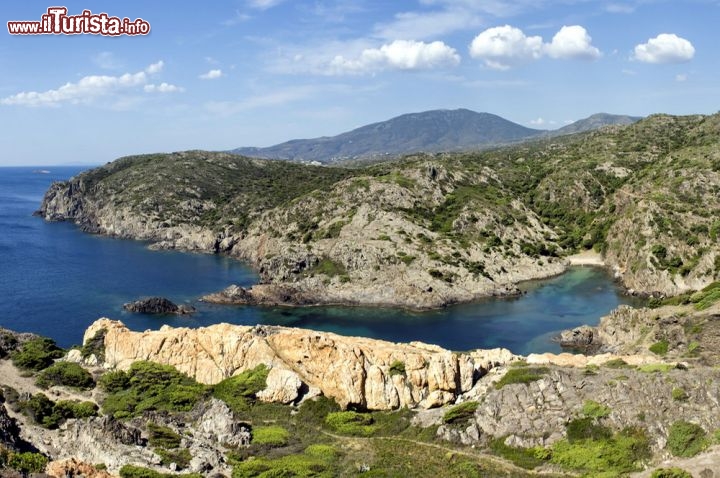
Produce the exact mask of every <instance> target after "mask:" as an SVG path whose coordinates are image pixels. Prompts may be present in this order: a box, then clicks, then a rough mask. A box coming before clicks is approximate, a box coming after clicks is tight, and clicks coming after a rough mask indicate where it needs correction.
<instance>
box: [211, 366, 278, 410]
mask: <svg viewBox="0 0 720 478" xmlns="http://www.w3.org/2000/svg"><path fill="white" fill-rule="evenodd" d="M268 373H269V370H268V368H267V367H266V366H265V365H263V364H260V365H258V366H257V367H255V368H254V369H252V370H246V371H244V372H243V373H241V374H239V375H236V376H234V377H230V378H226V379H225V380H223V381H222V382H220V383H218V384H216V385H215V386H214V387H213V389H212V395H213V396H214V397H215V398H217V399H219V400H222V401H223V402H225V403H227V405H228V407H230V409H231V410H233V411H234V412H238V413H239V412H244V411H247V410H248V409H249V406H250V404H251V403H252V402H253V401H254V400H255V394H256V393H258V392H259V391H261V390H263V389H265V387H266V386H267V376H268Z"/></svg>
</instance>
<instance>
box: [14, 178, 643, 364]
mask: <svg viewBox="0 0 720 478" xmlns="http://www.w3.org/2000/svg"><path fill="white" fill-rule="evenodd" d="M44 169H45V170H47V171H49V172H47V173H46V172H40V171H39V168H0V298H2V302H1V303H2V307H1V311H0V326H2V327H6V328H9V329H13V330H17V331H30V332H36V333H39V334H42V335H46V336H49V337H52V338H53V339H55V340H56V341H57V342H58V344H60V345H61V346H65V347H68V346H70V345H73V344H79V343H80V342H81V341H82V336H83V332H84V330H85V328H86V327H87V326H88V325H89V324H90V323H92V322H93V321H94V320H96V319H97V318H99V317H110V318H113V319H119V320H122V321H123V322H125V324H127V325H128V326H129V327H130V328H131V329H134V330H146V329H157V328H160V327H161V326H162V325H163V324H170V325H172V326H187V327H199V326H204V325H209V324H214V323H218V322H229V323H233V324H243V325H252V324H278V325H285V326H291V327H304V328H309V329H316V330H325V331H331V332H336V333H339V334H344V335H357V336H365V337H375V338H381V339H385V340H390V341H394V342H409V341H412V340H420V341H423V342H428V343H433V344H438V345H440V346H442V347H446V348H449V349H452V350H470V349H475V348H490V347H507V348H509V349H510V350H512V351H513V352H515V353H522V354H526V353H531V352H547V351H559V347H558V346H557V345H556V344H555V343H553V342H552V341H551V338H552V337H553V336H555V335H556V334H557V332H558V331H560V330H562V329H566V328H571V327H575V326H577V325H580V324H585V323H587V324H591V325H592V324H596V323H597V322H598V320H599V318H600V317H602V316H603V315H605V314H607V313H608V312H609V311H610V310H612V309H613V308H615V307H616V306H617V305H618V304H622V303H631V302H632V300H633V299H632V298H630V297H626V296H623V295H622V294H621V293H620V291H619V289H618V288H617V287H616V285H615V284H614V283H613V281H612V279H611V278H610V277H609V276H608V275H607V274H606V273H605V272H604V271H602V270H599V269H596V268H589V267H586V268H573V269H571V270H570V271H569V272H568V273H566V274H563V275H561V276H559V277H555V278H552V279H548V280H542V281H534V282H532V283H527V284H524V285H523V289H524V290H525V291H526V294H524V295H522V296H519V297H515V298H509V299H488V300H485V301H482V302H478V303H473V304H463V305H458V306H453V307H448V308H445V309H441V310H435V311H430V312H422V313H418V312H409V311H404V310H396V309H385V308H382V309H381V308H360V307H309V308H258V307H234V306H218V305H211V304H204V303H199V302H197V299H198V298H199V297H200V296H202V295H204V294H206V293H209V292H215V291H218V290H220V289H223V288H225V287H226V286H228V285H229V284H239V285H243V286H249V285H251V284H253V283H254V282H255V281H256V280H257V276H256V274H255V273H254V272H253V271H252V270H251V269H250V268H248V267H247V266H245V265H244V264H243V263H241V262H239V261H236V260H234V259H230V258H228V257H222V256H214V255H206V254H191V253H182V252H174V251H172V252H171V251H160V252H158V251H150V250H148V249H147V247H146V246H147V244H144V243H142V242H138V241H129V240H121V239H111V238H106V237H102V236H94V235H90V234H86V233H83V232H81V231H80V230H78V229H77V228H76V227H75V226H74V225H73V224H69V223H48V222H45V221H43V220H42V219H41V218H38V217H33V216H32V213H33V211H35V210H36V209H38V207H39V206H40V202H41V200H42V197H43V194H44V192H45V190H46V189H47V188H48V186H49V185H50V184H51V182H52V181H55V180H63V179H68V178H70V177H71V176H73V175H75V174H77V173H79V172H80V171H81V170H82V169H83V168H77V167H47V168H44ZM153 295H160V296H164V297H167V298H169V299H171V300H173V301H174V302H176V303H188V304H192V305H193V306H195V307H196V308H197V309H198V312H197V313H196V314H194V315H192V316H190V317H174V316H162V317H157V316H144V315H137V314H130V313H127V312H124V311H123V310H122V304H123V303H125V302H129V301H132V300H136V299H138V298H141V297H144V296H153Z"/></svg>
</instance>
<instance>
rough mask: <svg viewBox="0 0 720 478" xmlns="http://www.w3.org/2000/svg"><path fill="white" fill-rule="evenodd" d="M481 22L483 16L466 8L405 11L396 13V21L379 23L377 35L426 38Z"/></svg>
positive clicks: (382, 36) (471, 26)
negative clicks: (419, 11)
mask: <svg viewBox="0 0 720 478" xmlns="http://www.w3.org/2000/svg"><path fill="white" fill-rule="evenodd" d="M481 24H482V20H481V18H480V17H479V16H478V15H476V14H474V13H473V12H471V11H468V10H466V9H450V10H442V11H435V12H423V13H418V12H403V13H398V14H396V15H395V20H394V21H392V22H390V23H383V24H379V25H377V26H376V27H375V35H376V36H377V37H380V38H384V39H387V40H391V39H392V40H395V39H407V38H415V39H425V38H433V37H438V36H440V35H445V34H447V33H452V32H454V31H458V30H465V29H468V28H473V27H477V26H479V25H481Z"/></svg>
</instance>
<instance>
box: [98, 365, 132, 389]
mask: <svg viewBox="0 0 720 478" xmlns="http://www.w3.org/2000/svg"><path fill="white" fill-rule="evenodd" d="M98 385H100V388H102V389H103V390H105V391H106V392H107V393H116V392H121V391H123V390H125V389H127V388H129V387H130V377H128V374H126V373H125V372H123V371H122V370H114V371H112V372H107V373H106V374H103V375H102V376H101V377H100V379H99V380H98Z"/></svg>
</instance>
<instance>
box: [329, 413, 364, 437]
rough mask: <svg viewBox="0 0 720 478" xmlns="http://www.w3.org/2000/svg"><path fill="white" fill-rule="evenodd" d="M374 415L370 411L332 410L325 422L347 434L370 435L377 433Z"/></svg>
mask: <svg viewBox="0 0 720 478" xmlns="http://www.w3.org/2000/svg"><path fill="white" fill-rule="evenodd" d="M373 422H374V420H373V417H372V415H370V414H368V413H358V412H353V411H345V412H332V413H328V415H327V417H325V424H326V425H328V426H329V427H330V428H332V429H333V430H335V431H336V432H338V433H343V434H345V435H357V436H370V435H372V434H373V433H375V430H376V427H375V426H374V425H373Z"/></svg>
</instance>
